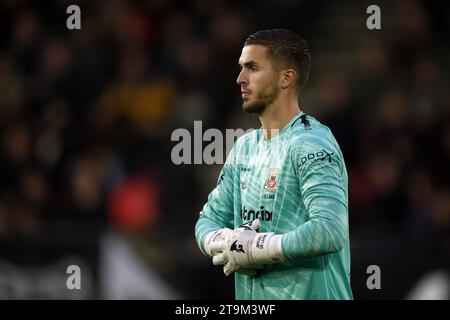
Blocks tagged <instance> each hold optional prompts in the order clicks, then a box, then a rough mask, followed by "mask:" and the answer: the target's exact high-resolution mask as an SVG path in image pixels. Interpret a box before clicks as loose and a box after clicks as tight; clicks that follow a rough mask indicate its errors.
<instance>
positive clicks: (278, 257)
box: [213, 219, 284, 276]
mask: <svg viewBox="0 0 450 320" xmlns="http://www.w3.org/2000/svg"><path fill="white" fill-rule="evenodd" d="M252 225H253V227H252ZM258 227H259V219H256V220H255V221H253V223H250V226H249V225H248V224H247V225H242V226H241V227H239V228H238V229H237V230H236V232H233V233H232V234H231V236H230V237H229V239H225V240H226V241H219V242H216V243H214V244H213V248H214V250H217V251H218V252H220V251H222V253H219V254H217V255H215V256H214V257H213V264H214V265H223V264H224V265H225V266H224V268H223V271H224V273H225V275H227V276H228V275H230V274H232V273H233V272H235V271H237V270H239V269H246V268H255V267H258V266H261V265H263V264H269V263H276V262H282V261H284V256H283V252H282V250H281V235H275V234H274V233H273V232H265V233H258V232H256V229H258Z"/></svg>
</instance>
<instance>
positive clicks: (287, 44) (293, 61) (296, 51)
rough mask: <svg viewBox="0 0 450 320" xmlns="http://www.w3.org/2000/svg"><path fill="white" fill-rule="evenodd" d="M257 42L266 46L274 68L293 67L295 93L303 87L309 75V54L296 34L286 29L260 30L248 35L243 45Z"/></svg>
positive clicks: (303, 42) (306, 46) (306, 47)
mask: <svg viewBox="0 0 450 320" xmlns="http://www.w3.org/2000/svg"><path fill="white" fill-rule="evenodd" d="M251 44H259V45H262V46H264V47H266V48H267V54H268V55H269V57H270V58H272V59H273V62H274V66H275V67H276V68H279V67H281V68H286V67H289V68H294V69H295V70H296V71H297V74H298V75H299V77H298V81H297V93H300V90H301V89H302V88H303V86H304V84H305V83H306V80H308V76H309V65H310V63H311V54H310V52H309V49H308V45H307V43H306V41H305V39H303V38H302V37H300V36H299V35H298V34H296V33H294V32H292V31H289V30H286V29H271V30H261V31H258V32H255V33H253V34H252V35H250V36H249V37H248V38H247V40H245V43H244V46H248V45H251Z"/></svg>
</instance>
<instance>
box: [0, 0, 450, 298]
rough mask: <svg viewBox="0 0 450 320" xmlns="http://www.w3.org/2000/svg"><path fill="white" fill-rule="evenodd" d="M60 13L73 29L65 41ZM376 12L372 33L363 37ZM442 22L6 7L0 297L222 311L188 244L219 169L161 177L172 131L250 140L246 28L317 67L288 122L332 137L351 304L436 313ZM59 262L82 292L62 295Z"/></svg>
mask: <svg viewBox="0 0 450 320" xmlns="http://www.w3.org/2000/svg"><path fill="white" fill-rule="evenodd" d="M71 4H77V5H78V6H79V7H80V8H81V27H82V28H81V30H73V31H70V30H68V29H67V28H66V19H67V18H68V17H69V14H67V13H66V8H67V7H68V6H69V5H71ZM370 4H377V5H378V6H380V7H381V17H382V29H381V30H375V31H370V30H368V29H367V28H366V19H367V17H368V15H367V14H366V8H367V6H368V5H370ZM449 9H450V3H449V2H448V1H424V0H423V1H419V0H410V1H409V0H408V1H406V0H401V1H387V0H380V1H378V0H377V1H371V2H368V1H325V0H321V1H320V0H319V1H317V0H303V1H293V0H278V1H268V0H259V1H256V0H252V1H246V2H245V4H244V3H241V2H240V1H207V0H192V1H169V0H150V1H119V0H111V1H39V2H38V1H22V0H18V1H13V0H3V1H1V2H0V28H1V30H2V37H1V38H0V153H1V156H0V298H1V299H136V298H137V299H219V298H233V296H234V293H233V280H232V278H226V277H225V276H224V275H223V274H222V271H221V270H220V269H218V268H215V267H213V266H212V265H211V263H210V260H209V259H207V258H206V257H203V256H202V255H201V253H200V251H199V250H198V248H197V245H196V243H195V239H194V224H195V222H196V220H197V216H198V213H199V211H200V209H201V208H202V206H203V204H204V202H205V201H206V198H207V195H208V193H209V191H210V190H211V189H212V188H213V187H214V185H215V183H216V179H217V176H218V172H219V170H220V168H221V165H205V164H203V165H179V166H176V165H174V164H172V162H171V158H170V153H171V149H172V148H173V146H174V145H175V144H176V143H175V142H172V141H171V139H170V138H171V133H172V131H173V130H174V129H176V128H187V129H188V130H190V131H191V132H192V131H193V122H194V120H202V121H203V130H206V129H208V128H219V129H220V130H223V132H225V129H226V128H244V129H247V128H257V127H259V123H258V119H257V118H255V117H252V116H250V115H247V114H245V113H244V112H243V111H242V110H241V101H240V100H241V99H240V94H239V88H238V87H237V85H236V84H235V78H236V76H237V74H238V66H237V59H238V57H239V55H240V51H241V47H242V44H243V41H244V40H245V38H246V37H247V35H249V34H250V33H252V32H254V31H256V30H259V29H268V28H289V29H291V30H294V31H297V32H298V33H299V34H301V35H303V36H304V37H305V38H306V39H307V41H308V42H309V45H310V48H311V52H312V69H311V76H310V80H309V82H308V83H307V85H306V87H305V89H304V92H303V95H302V98H301V105H302V109H303V110H304V111H306V112H307V113H310V114H312V115H314V116H317V117H318V119H319V120H320V121H322V122H323V123H325V124H326V125H328V126H329V127H330V128H331V129H332V130H333V132H334V134H335V136H336V138H337V139H338V141H339V142H340V145H341V147H342V149H343V153H344V156H345V159H346V163H347V167H348V171H349V182H350V185H349V190H350V232H351V248H352V286H353V290H354V295H355V298H356V299H426V298H436V299H448V298H449V297H450V292H449V286H450V284H449V283H450V273H449V272H450V184H449V182H450V179H449V176H450V170H449V164H450V82H449V76H448V75H449V74H450V70H449V66H450V64H449V59H450V58H449V57H450V50H449V49H450V48H449V41H448V39H450V37H449V36H450V10H449ZM445 39H447V40H445ZM71 264H76V265H79V266H80V268H81V271H82V273H81V274H82V281H81V283H82V289H81V290H73V291H71V290H68V289H67V288H66V279H67V277H68V275H67V274H66V268H67V266H68V265H71ZM370 265H378V266H379V267H380V269H381V289H380V290H369V289H368V288H367V286H366V280H367V278H368V277H369V276H370V275H369V274H367V272H366V271H367V267H368V266H370Z"/></svg>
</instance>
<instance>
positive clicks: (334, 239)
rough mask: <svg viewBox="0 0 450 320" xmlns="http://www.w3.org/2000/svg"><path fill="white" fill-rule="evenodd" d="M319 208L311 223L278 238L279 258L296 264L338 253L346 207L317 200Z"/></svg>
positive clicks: (342, 241) (344, 234) (345, 229)
mask: <svg viewBox="0 0 450 320" xmlns="http://www.w3.org/2000/svg"><path fill="white" fill-rule="evenodd" d="M320 201H321V208H320V210H318V211H317V212H315V213H314V214H313V215H312V219H311V220H310V221H308V222H306V223H304V224H302V225H300V226H298V227H297V229H295V230H293V231H291V232H288V233H285V234H283V235H282V238H281V247H282V251H283V255H284V256H285V257H286V259H288V260H297V259H301V258H309V257H315V256H320V255H324V254H328V253H333V252H337V251H339V250H341V249H342V248H343V247H344V245H345V243H346V241H347V237H348V217H347V214H346V212H347V210H346V207H345V206H344V205H343V204H342V203H340V202H336V201H331V200H327V199H320Z"/></svg>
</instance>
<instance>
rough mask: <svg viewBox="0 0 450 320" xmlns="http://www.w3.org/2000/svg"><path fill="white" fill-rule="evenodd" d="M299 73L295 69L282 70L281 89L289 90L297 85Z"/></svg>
mask: <svg viewBox="0 0 450 320" xmlns="http://www.w3.org/2000/svg"><path fill="white" fill-rule="evenodd" d="M296 80H297V72H296V71H295V70H294V69H286V70H282V71H281V74H280V87H281V88H282V89H287V88H289V87H290V86H293V85H294V84H295V81H296Z"/></svg>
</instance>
